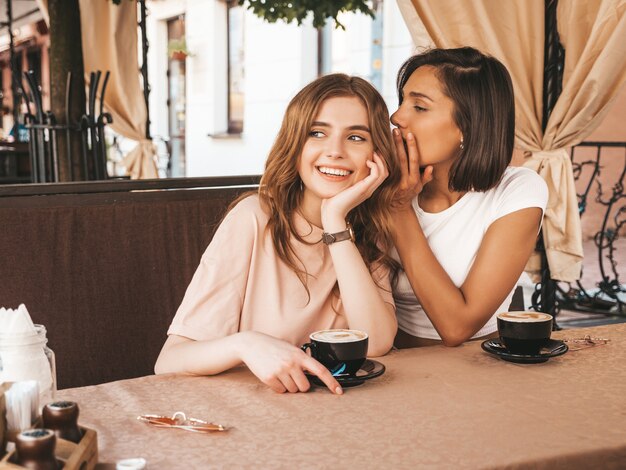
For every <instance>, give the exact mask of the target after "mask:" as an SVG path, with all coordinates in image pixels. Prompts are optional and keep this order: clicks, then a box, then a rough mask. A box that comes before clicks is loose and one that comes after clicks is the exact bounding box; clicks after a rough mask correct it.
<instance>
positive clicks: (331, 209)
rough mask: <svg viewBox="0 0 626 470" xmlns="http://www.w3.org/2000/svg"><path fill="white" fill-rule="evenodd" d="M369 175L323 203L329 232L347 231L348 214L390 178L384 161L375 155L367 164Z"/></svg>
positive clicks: (324, 226)
mask: <svg viewBox="0 0 626 470" xmlns="http://www.w3.org/2000/svg"><path fill="white" fill-rule="evenodd" d="M366 165H367V166H368V167H369V169H370V173H369V175H367V176H366V177H365V178H363V179H362V180H361V181H357V182H356V183H354V184H353V185H352V186H350V187H349V188H346V189H344V190H343V191H341V192H340V193H339V194H337V195H335V196H333V197H331V198H329V199H324V200H323V201H322V225H323V228H324V230H325V231H327V232H330V233H332V232H336V231H340V230H345V228H346V217H347V215H348V212H350V211H351V210H352V209H354V208H355V207H356V206H358V205H359V204H361V203H362V202H363V201H365V200H366V199H367V198H369V197H370V196H371V195H372V194H373V193H374V191H376V188H378V187H379V186H380V185H381V184H382V183H383V181H385V179H386V178H387V176H389V172H388V170H387V167H386V166H385V163H384V162H383V160H382V159H381V158H380V157H379V156H378V155H377V154H376V153H374V157H373V161H368V162H366Z"/></svg>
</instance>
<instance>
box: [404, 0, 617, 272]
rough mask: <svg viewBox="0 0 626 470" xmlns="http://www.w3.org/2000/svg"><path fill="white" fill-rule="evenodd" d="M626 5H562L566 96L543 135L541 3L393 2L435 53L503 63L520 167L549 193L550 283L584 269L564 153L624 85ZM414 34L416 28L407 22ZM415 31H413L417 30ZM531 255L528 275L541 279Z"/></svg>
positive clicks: (569, 0)
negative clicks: (522, 157)
mask: <svg viewBox="0 0 626 470" xmlns="http://www.w3.org/2000/svg"><path fill="white" fill-rule="evenodd" d="M625 2H626V0H604V1H601V0H596V1H585V2H581V1H577V0H561V1H560V2H559V7H558V12H557V18H558V22H559V25H558V27H559V33H560V37H561V43H562V44H563V47H564V48H565V50H566V54H565V71H564V77H563V92H562V94H561V95H560V97H559V99H558V101H557V103H556V106H555V108H554V110H553V111H552V114H551V116H550V119H549V121H548V125H547V128H546V132H545V135H544V134H543V133H542V131H541V118H542V109H543V108H542V89H543V49H544V21H543V18H544V2H543V0H525V1H515V2H512V1H504V2H503V1H501V0H473V1H471V2H458V1H454V0H439V1H437V2H434V1H433V2H430V1H428V0H398V5H399V6H400V10H401V11H402V13H403V16H404V17H405V20H408V19H410V18H414V17H415V14H417V15H418V16H419V18H420V19H421V21H422V22H423V25H424V27H425V28H426V30H427V31H428V33H429V35H430V36H431V38H432V39H433V42H434V44H435V45H436V46H437V47H460V46H473V47H476V48H477V49H480V50H482V51H484V52H487V53H489V54H491V55H493V56H495V57H497V58H498V59H499V60H501V61H502V62H503V63H504V64H505V65H506V67H507V68H508V69H509V72H510V73H511V76H512V80H513V86H514V88H515V104H516V120H517V122H516V144H517V146H518V147H519V148H521V149H522V150H525V151H526V154H527V158H526V161H525V163H524V164H525V165H526V166H528V167H530V168H533V169H535V170H536V171H537V172H538V173H539V174H540V175H541V176H542V177H543V178H544V179H545V180H546V182H547V184H548V187H549V189H550V197H549V201H548V208H547V210H546V214H545V219H544V224H543V235H544V241H545V245H546V250H547V256H548V263H549V265H550V272H551V275H552V278H553V279H556V280H561V281H569V282H571V281H575V280H576V279H578V278H579V277H580V273H581V266H582V257H583V251H582V231H581V226H580V217H579V213H578V202H577V198H576V191H575V187H574V177H573V174H572V167H571V161H570V158H569V154H568V151H567V149H568V148H569V147H571V146H573V145H576V144H577V143H579V142H580V141H582V140H583V139H584V138H585V137H586V136H587V135H589V134H590V133H591V132H592V131H593V130H594V129H595V127H596V126H597V125H598V124H599V123H600V122H601V120H602V117H603V116H604V114H605V113H606V112H607V110H608V108H609V105H610V102H611V101H612V100H613V99H614V98H615V97H616V96H617V94H618V91H619V89H620V87H621V86H622V85H623V84H624V81H625V79H626V60H625V58H626V40H625V38H626V35H625V32H626V30H625V28H626V23H625V22H626V18H625V15H624V3H625ZM407 25H408V27H409V30H410V31H411V34H412V35H414V38H415V35H416V34H419V33H420V30H421V26H414V25H412V24H411V23H410V22H407ZM414 31H415V32H414ZM538 267H539V260H538V257H537V256H535V257H533V258H532V259H531V260H530V261H529V264H528V266H527V270H529V271H530V272H531V273H533V272H534V274H537V273H538Z"/></svg>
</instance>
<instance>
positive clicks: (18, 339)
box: [0, 325, 57, 408]
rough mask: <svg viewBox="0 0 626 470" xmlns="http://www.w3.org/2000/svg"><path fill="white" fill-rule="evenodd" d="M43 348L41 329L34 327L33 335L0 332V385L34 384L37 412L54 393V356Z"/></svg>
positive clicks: (42, 328) (46, 340)
mask: <svg viewBox="0 0 626 470" xmlns="http://www.w3.org/2000/svg"><path fill="white" fill-rule="evenodd" d="M47 344H48V338H47V337H46V327H45V326H43V325H35V332H34V333H5V332H0V383H1V382H21V381H23V380H36V381H37V382H38V384H39V407H40V408H41V406H43V405H44V404H46V403H48V402H50V401H52V400H53V399H54V394H55V393H56V390H57V385H56V382H57V377H56V362H55V357H54V352H53V351H52V349H50V348H49V347H48V346H47Z"/></svg>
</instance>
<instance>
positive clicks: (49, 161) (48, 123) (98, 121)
mask: <svg viewBox="0 0 626 470" xmlns="http://www.w3.org/2000/svg"><path fill="white" fill-rule="evenodd" d="M24 77H25V79H26V83H27V84H28V88H29V92H30V93H29V94H26V93H24V96H25V98H27V99H28V102H27V104H28V108H29V112H28V114H26V116H25V127H26V128H27V129H28V135H29V152H30V156H31V181H32V182H33V183H50V182H58V181H59V167H60V159H61V158H65V159H67V162H68V165H69V168H70V179H71V180H73V179H74V175H73V174H72V168H73V162H72V158H71V155H70V145H69V141H70V139H71V137H72V136H73V135H76V134H79V136H80V140H81V163H82V166H83V169H84V174H85V175H86V179H87V180H103V179H107V178H108V173H107V168H106V161H107V152H106V146H105V137H104V128H105V126H106V125H107V124H110V123H111V122H113V118H112V117H111V115H110V114H109V113H105V112H104V111H103V103H104V94H105V92H106V85H107V82H108V79H109V72H106V74H105V75H104V80H103V82H102V87H101V88H100V96H98V87H99V83H100V79H101V77H102V73H101V72H100V71H98V72H92V73H91V74H90V81H89V97H88V102H87V106H86V108H87V109H86V112H85V113H84V114H83V115H82V116H81V118H80V120H79V121H78V122H71V119H70V116H69V114H67V111H66V116H65V122H66V124H58V123H57V122H58V121H57V118H56V116H55V115H54V114H53V113H52V112H50V111H44V110H43V102H42V99H41V91H40V89H39V87H38V86H37V83H36V81H35V79H34V75H33V72H32V71H29V72H25V73H24ZM71 78H72V77H71V74H68V80H67V87H66V106H65V109H66V110H69V109H70V103H69V99H70V88H71V86H72V85H71V84H72V79H71ZM96 101H99V103H100V106H99V109H96V108H97V107H96ZM31 106H33V107H34V112H33V113H31V112H30V109H31ZM96 113H98V114H96ZM59 133H64V134H65V138H66V142H67V145H66V150H67V152H66V155H59V150H58V134H59Z"/></svg>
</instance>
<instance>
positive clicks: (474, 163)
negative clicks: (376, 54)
mask: <svg viewBox="0 0 626 470" xmlns="http://www.w3.org/2000/svg"><path fill="white" fill-rule="evenodd" d="M424 65H429V66H432V67H434V68H435V69H436V75H437V78H438V79H439V80H440V82H441V84H442V88H443V92H444V93H445V94H446V95H447V96H448V97H449V98H450V99H451V100H452V102H453V103H454V111H453V114H452V116H453V119H454V121H455V123H456V125H457V127H458V128H459V129H460V130H461V133H462V134H463V150H460V154H459V158H457V160H456V161H455V162H454V164H453V165H452V168H451V169H450V181H449V188H450V190H451V191H487V190H489V189H491V188H493V187H495V186H496V185H497V184H498V182H499V181H500V179H501V178H502V175H503V174H504V170H505V169H506V167H507V166H508V165H509V163H510V162H511V158H512V157H513V144H514V140H515V101H514V97H513V85H512V83H511V77H510V75H509V72H508V71H507V69H506V67H505V66H504V65H503V64H502V63H501V62H500V61H499V60H497V59H495V58H493V57H491V56H488V55H485V54H483V53H481V52H480V51H478V50H476V49H474V48H472V47H461V48H458V49H430V50H428V51H426V52H423V53H421V54H417V55H415V56H413V57H411V58H409V59H408V60H407V61H406V62H405V63H404V64H402V67H401V68H400V71H399V72H398V81H397V87H398V100H399V103H400V104H402V101H403V98H404V96H403V89H404V86H405V85H406V82H407V81H408V80H409V77H410V76H411V75H412V74H413V72H415V70H417V69H418V68H419V67H422V66H424Z"/></svg>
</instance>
